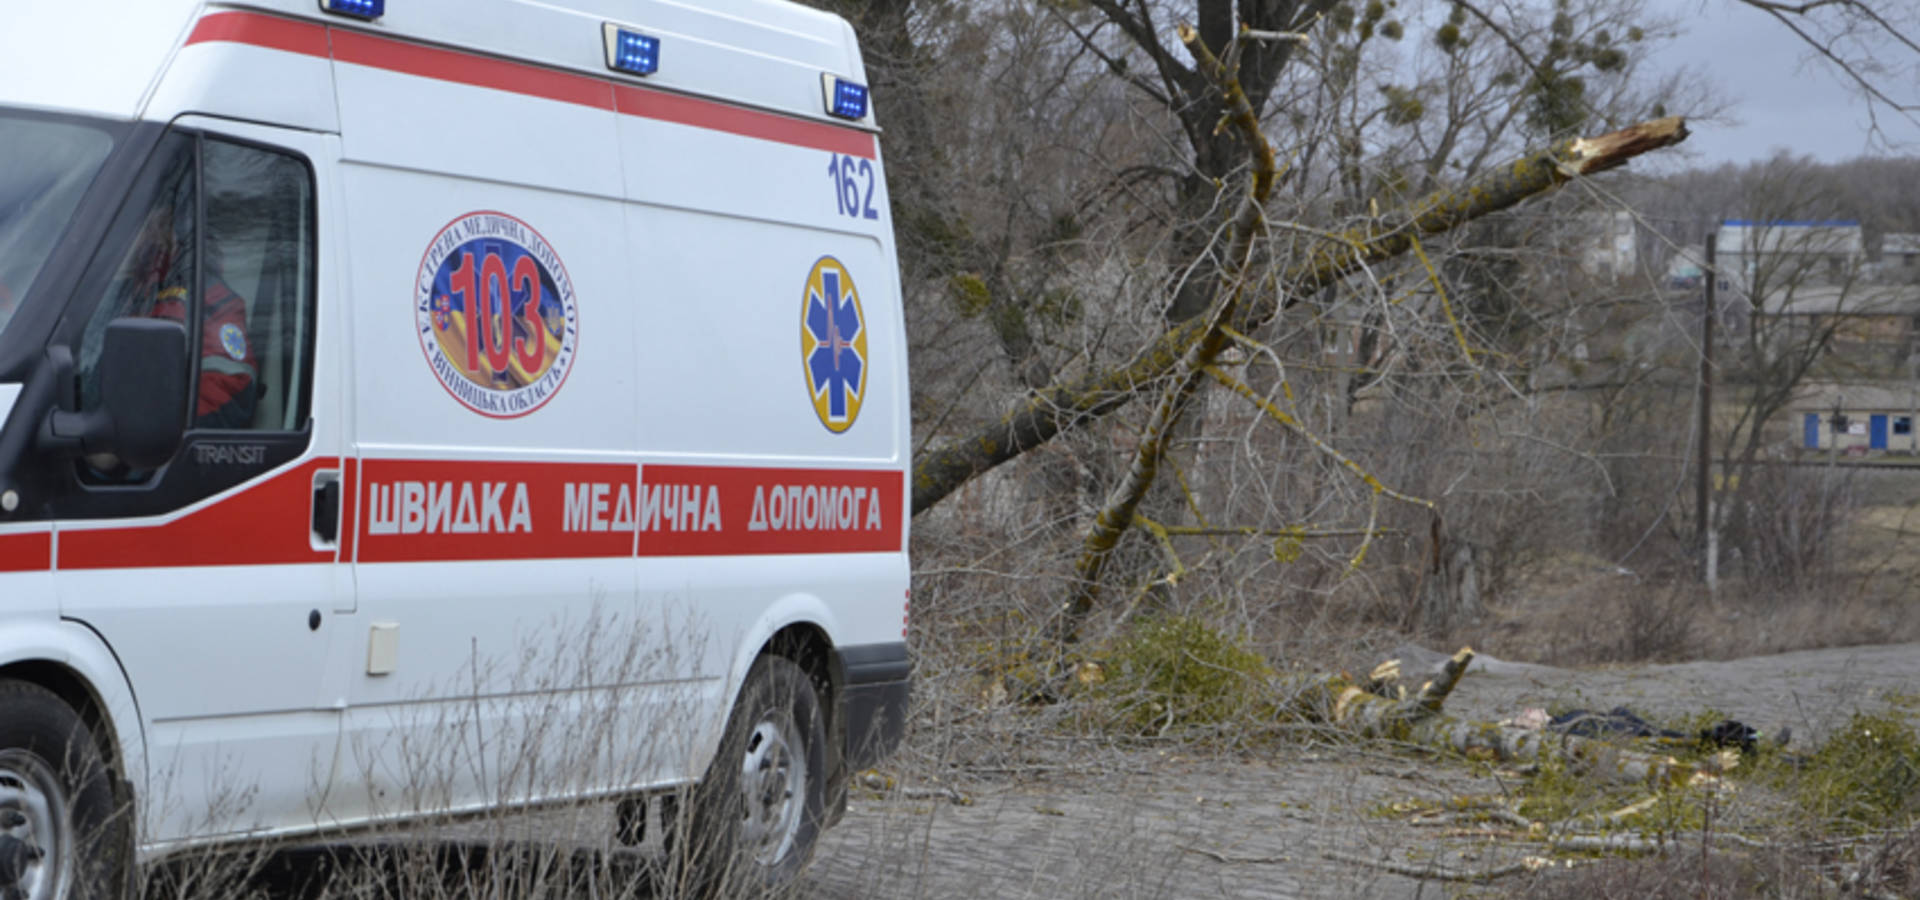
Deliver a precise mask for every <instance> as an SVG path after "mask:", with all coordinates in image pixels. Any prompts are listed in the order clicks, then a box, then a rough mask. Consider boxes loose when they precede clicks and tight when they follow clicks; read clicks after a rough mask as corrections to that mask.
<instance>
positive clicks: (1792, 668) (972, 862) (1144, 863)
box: [808, 644, 1920, 900]
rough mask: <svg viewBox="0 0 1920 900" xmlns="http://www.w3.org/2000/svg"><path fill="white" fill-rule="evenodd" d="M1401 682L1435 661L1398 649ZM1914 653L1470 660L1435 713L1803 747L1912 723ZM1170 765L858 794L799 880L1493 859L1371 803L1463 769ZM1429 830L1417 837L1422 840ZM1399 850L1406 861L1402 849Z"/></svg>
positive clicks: (1310, 883) (1436, 891)
mask: <svg viewBox="0 0 1920 900" xmlns="http://www.w3.org/2000/svg"><path fill="white" fill-rule="evenodd" d="M1403 656H1405V657H1406V658H1407V661H1408V666H1407V668H1408V670H1409V671H1412V670H1415V669H1417V668H1419V667H1421V666H1422V665H1423V664H1424V663H1426V662H1431V661H1437V660H1438V659H1439V658H1440V654H1438V653H1431V652H1422V651H1419V650H1418V648H1407V649H1406V650H1404V651H1403ZM1916 700H1920V644H1905V645H1898V646H1882V647H1861V648H1846V649H1829V650H1811V651H1802V652H1796V653H1787V654H1781V655H1777V656H1767V657H1757V658H1752V659H1741V660H1732V661H1726V662H1703V663H1684V664H1678V665H1642V666H1632V667H1621V668H1611V669H1590V670H1579V671H1575V670H1567V669H1557V668H1552V667H1547V666H1533V665H1524V664H1514V663H1503V662H1500V661H1498V660H1483V661H1482V662H1481V663H1479V664H1476V667H1475V669H1474V670H1473V671H1472V672H1471V673H1470V675H1469V676H1468V678H1467V679H1466V680H1465V681H1464V682H1462V684H1461V687H1460V689H1459V691H1458V692H1456V693H1455V695H1454V698H1453V699H1452V700H1451V701H1450V702H1449V704H1448V709H1449V711H1450V712H1452V713H1454V714H1456V715H1461V716H1467V717H1474V718H1484V719H1500V718H1504V717H1506V716H1510V715H1513V714H1514V713H1516V712H1518V711H1519V710H1520V709H1521V708H1523V707H1525V706H1543V707H1544V706H1578V707H1585V708H1591V709H1600V710H1605V709H1611V708H1612V707H1614V706H1627V707H1629V708H1631V709H1633V710H1634V711H1636V712H1638V713H1640V714H1642V715H1645V716H1648V717H1651V718H1661V717H1684V716H1691V715H1694V714H1697V713H1699V712H1701V711H1704V710H1707V709H1712V710H1717V711H1718V712H1720V713H1721V714H1724V715H1726V716H1728V717H1731V718H1735V719H1739V720H1741V721H1744V722H1747V723H1749V724H1751V725H1753V726H1755V727H1757V728H1760V729H1761V730H1762V731H1763V732H1765V733H1768V734H1776V733H1778V731H1779V729H1780V728H1781V726H1789V727H1791V728H1792V733H1793V743H1794V745H1796V746H1812V745H1813V744H1814V743H1816V742H1818V741H1819V740H1820V739H1821V738H1822V737H1824V736H1825V735H1826V734H1828V733H1830V732H1831V731H1832V730H1833V729H1834V728H1835V727H1836V726H1838V725H1839V724H1841V723H1843V722H1844V721H1845V720H1846V718H1847V717H1848V716H1849V715H1851V714H1852V713H1853V712H1854V711H1856V710H1867V711H1885V710H1888V709H1900V710H1902V711H1904V712H1906V713H1908V714H1910V715H1912V714H1916V713H1920V703H1916ZM1279 754H1280V755H1278V756H1276V757H1275V758H1272V759H1261V760H1219V759H1186V758H1183V757H1180V756H1178V755H1176V754H1174V753H1172V752H1162V751H1154V750H1143V751H1138V752H1135V753H1130V754H1127V755H1125V756H1123V757H1122V758H1119V759H1110V760H1105V761H1102V762H1101V763H1099V764H1098V765H1094V764H1088V765H1086V766H1082V767H1077V768H1076V767H1074V766H1072V765H1068V766H1066V767H1065V768H1062V769H1057V770H1054V771H1042V772H1040V773H1039V774H1037V775H1034V776H1031V777H1025V778H1020V779H1014V778H1011V777H1007V776H994V775H980V774H977V773H974V774H970V773H968V772H955V773H953V775H952V778H953V781H954V786H955V787H957V788H959V789H961V790H963V791H965V792H966V794H967V795H968V796H969V797H970V798H971V800H972V803H971V805H964V806H963V805H956V804H953V803H951V802H947V801H944V800H940V799H937V798H926V797H919V798H903V797H897V796H896V797H878V796H871V795H870V796H868V797H864V798H861V799H860V800H858V801H856V802H855V804H854V805H853V808H852V809H851V810H850V811H849V814H848V816H847V820H846V821H845V822H844V823H842V824H841V826H840V827H838V828H836V829H834V830H833V831H832V832H830V833H829V834H828V835H827V837H826V840H825V843H824V845H823V847H822V848H821V852H820V854H819V856H818V858H817V859H816V861H815V863H814V866H813V868H812V870H811V871H810V873H809V876H808V877H809V887H810V893H811V895H812V896H815V897H820V898H829V897H831V898H855V897H861V898H894V897H901V898H905V897H925V898H981V897H993V898H1025V897H1032V898H1077V897H1088V898H1092V897H1102V898H1107V897H1117V898H1131V897H1140V898H1146V897H1155V898H1159V897H1168V898H1205V900H1218V898H1238V897H1248V898H1280V897H1288V898H1291V897H1392V898H1397V897H1419V896H1425V897H1439V896H1445V894H1446V891H1445V890H1444V887H1443V886H1442V885H1439V884H1436V883H1432V882H1422V881H1420V880H1416V879H1412V878H1407V877H1403V876H1400V875H1395V874H1391V873H1389V872H1386V871H1382V870H1381V869H1378V868H1375V867H1371V866H1367V865H1362V864H1357V863H1354V862H1351V861H1345V860H1336V859H1329V858H1328V856H1327V855H1328V854H1333V855H1336V856H1343V857H1358V858H1362V859H1368V860H1385V859H1393V860H1395V861H1397V862H1399V863H1402V864H1409V865H1444V866H1448V867H1452V868H1456V869H1460V870H1488V869H1492V868H1496V867H1498V866H1501V865H1505V864H1509V863H1512V862H1514V861H1517V860H1518V859H1519V857H1520V856H1521V851H1519V850H1517V849H1514V848H1512V847H1509V846H1504V845H1490V846H1487V847H1484V848H1481V849H1474V848H1472V847H1467V848H1465V849H1462V848H1461V847H1459V846H1454V845H1449V846H1448V847H1446V848H1445V849H1429V850H1421V849H1418V848H1421V847H1423V843H1424V845H1425V846H1428V847H1429V848H1430V847H1431V838H1432V835H1431V834H1421V833H1416V830H1415V829H1412V828H1410V827H1409V826H1406V825H1404V824H1401V823H1399V822H1398V821H1397V820H1395V819H1392V818H1390V817H1382V816H1376V815H1369V814H1368V810H1370V809H1373V808H1376V807H1377V806H1378V805H1379V804H1382V803H1387V802H1393V801H1397V800H1404V799H1409V798H1419V797H1425V798H1431V799H1441V798H1446V797H1449V796H1459V795H1461V794H1467V793H1481V794H1484V793H1494V792H1498V791H1500V790H1501V788H1502V786H1501V785H1500V784H1499V783H1498V781H1497V779H1494V778H1490V777H1488V778H1476V777H1474V776H1472V775H1470V774H1469V773H1468V772H1466V770H1465V767H1463V766H1436V765H1430V764H1423V763H1421V762H1420V761H1419V760H1417V759H1415V758H1413V757H1411V756H1405V755H1398V754H1392V753H1387V752H1379V753H1373V752H1366V751H1361V752H1359V753H1358V754H1356V753H1355V752H1353V751H1342V752H1340V753H1339V754H1338V755H1337V756H1336V755H1334V754H1333V753H1330V752H1325V751H1322V752H1319V753H1314V752H1309V751H1305V750H1291V749H1288V750H1282V751H1279ZM1428 831H1429V832H1430V831H1431V829H1429V830H1428ZM1409 847H1413V848H1416V852H1414V853H1413V854H1412V856H1411V858H1410V857H1409V854H1408V853H1407V848H1409Z"/></svg>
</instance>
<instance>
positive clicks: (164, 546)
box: [59, 456, 340, 569]
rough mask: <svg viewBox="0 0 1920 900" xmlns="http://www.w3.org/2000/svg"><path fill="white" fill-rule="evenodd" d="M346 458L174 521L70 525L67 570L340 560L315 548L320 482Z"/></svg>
mask: <svg viewBox="0 0 1920 900" xmlns="http://www.w3.org/2000/svg"><path fill="white" fill-rule="evenodd" d="M339 467H340V463H339V460H338V458H336V457H332V456H326V457H320V458H317V459H310V460H308V461H307V462H306V463H305V464H303V465H299V466H295V467H294V468H291V469H287V470H285V471H282V472H281V473H279V474H277V475H274V476H272V477H270V478H268V479H266V480H265V481H261V482H259V483H257V484H254V485H252V486H250V487H248V488H246V489H244V490H241V491H238V492H236V493H233V494H231V495H228V496H225V497H222V498H220V499H219V500H216V501H214V502H213V503H211V504H208V505H207V506H204V507H201V508H200V509H196V510H194V511H193V512H190V513H187V514H186V515H183V516H180V517H179V518H177V519H173V520H170V521H167V522H162V523H159V524H155V525H133V526H120V527H108V528H86V527H79V525H78V523H75V524H74V525H68V524H62V525H60V526H59V528H60V545H59V550H60V553H59V555H60V562H59V567H60V568H62V569H133V568H147V567H154V568H159V567H164V566H258V565H291V564H296V563H329V562H333V561H334V551H333V549H332V548H330V547H328V548H324V549H318V550H316V549H314V546H313V538H312V535H311V529H312V522H313V519H312V510H313V476H314V474H315V473H316V472H319V471H321V470H322V469H338V468H339Z"/></svg>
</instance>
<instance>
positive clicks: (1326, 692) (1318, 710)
mask: <svg viewBox="0 0 1920 900" xmlns="http://www.w3.org/2000/svg"><path fill="white" fill-rule="evenodd" d="M1472 662H1473V650H1472V648H1469V647H1462V648H1461V649H1460V651H1459V652H1458V653H1455V654H1454V655H1453V657H1452V658H1450V659H1448V660H1447V661H1446V663H1445V664H1444V665H1443V666H1442V667H1441V670H1440V672H1439V673H1437V674H1436V675H1435V677H1434V678H1433V679H1432V680H1430V681H1428V682H1426V683H1424V684H1422V685H1421V686H1420V688H1419V689H1418V690H1416V691H1413V692H1411V693H1407V692H1404V691H1398V690H1395V689H1394V688H1395V686H1396V685H1395V682H1397V680H1398V676H1399V674H1400V673H1399V667H1398V665H1397V663H1398V661H1397V660H1391V661H1389V662H1387V663H1383V664H1382V665H1381V666H1380V667H1378V668H1375V669H1374V671H1373V673H1372V674H1371V675H1370V676H1369V678H1368V680H1367V681H1365V682H1362V683H1358V684H1356V683H1354V682H1353V681H1351V680H1350V679H1347V678H1345V677H1344V676H1320V677H1318V678H1317V679H1316V680H1315V681H1313V682H1311V683H1309V684H1308V685H1306V686H1304V689H1302V690H1300V691H1299V692H1297V693H1296V694H1294V699H1293V705H1294V710H1295V712H1296V713H1298V714H1301V715H1306V716H1310V717H1314V718H1318V719H1321V720H1322V721H1326V722H1328V723H1329V724H1332V725H1334V726H1335V727H1337V728H1338V729H1340V730H1342V731H1344V732H1346V733H1348V734H1351V735H1353V736H1355V737H1361V738H1370V739H1386V740H1392V741H1398V742H1401V743H1407V744H1415V745H1418V746H1423V747H1430V748H1433V749H1436V750H1449V751H1452V752H1455V753H1460V754H1463V755H1466V756H1471V757H1476V758H1480V759H1486V760H1489V761H1495V762H1507V763H1531V762H1544V761H1547V760H1552V759H1558V760H1561V761H1563V762H1565V763H1566V764H1567V765H1569V766H1572V767H1574V768H1576V769H1578V770H1580V771H1583V772H1587V773H1590V774H1591V775H1593V776H1594V777H1597V778H1600V779H1603V780H1606V781H1610V782H1615V783H1623V784H1642V785H1646V786H1648V787H1650V788H1653V789H1656V790H1661V789H1666V788H1674V787H1684V786H1688V785H1693V784H1698V783H1700V782H1702V781H1705V780H1710V779H1713V778H1717V777H1718V776H1720V775H1722V774H1724V773H1725V772H1727V771H1728V770H1730V769H1732V768H1733V767H1734V766H1736V765H1738V764H1739V760H1740V755H1739V754H1738V753H1736V752H1734V751H1731V750H1729V751H1725V752H1722V753H1719V754H1716V755H1714V756H1711V757H1709V758H1707V759H1706V760H1705V761H1703V762H1700V763H1688V762H1683V761H1681V760H1679V759H1676V758H1674V757H1672V756H1669V755H1667V754H1663V753H1649V752H1647V751H1644V750H1636V749H1633V748H1631V747H1627V746H1623V745H1622V744H1620V743H1617V742H1613V741H1607V740H1600V739H1596V738H1584V737H1578V736H1576V735H1570V734H1558V733H1554V732H1551V731H1547V730H1545V729H1529V728H1518V727H1515V726H1512V725H1502V724H1499V723H1494V722H1476V721H1471V720H1467V719H1457V718H1454V717H1452V716H1449V715H1446V714H1444V713H1442V712H1441V707H1442V706H1443V705H1444V704H1445V703H1446V699H1447V697H1448V696H1449V695H1450V694H1452V693H1453V690H1454V688H1455V687H1457V686H1458V685H1459V683H1460V680H1461V678H1462V677H1464V676H1465V675H1466V671H1467V667H1468V666H1469V665H1470V664H1471V663H1472ZM1394 694H1398V695H1400V696H1390V695H1394Z"/></svg>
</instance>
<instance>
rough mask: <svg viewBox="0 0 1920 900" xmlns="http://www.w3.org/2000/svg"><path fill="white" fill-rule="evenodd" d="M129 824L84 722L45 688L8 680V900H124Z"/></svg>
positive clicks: (1, 842) (4, 754) (3, 698)
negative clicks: (119, 812) (121, 899)
mask: <svg viewBox="0 0 1920 900" xmlns="http://www.w3.org/2000/svg"><path fill="white" fill-rule="evenodd" d="M125 824H126V823H125V817H124V816H120V815H117V809H116V804H115V800H114V792H113V786H112V784H111V782H110V776H109V774H108V770H107V766H106V763H105V761H104V760H103V759H102V758H101V755H100V749H99V747H97V746H96V745H95V744H94V742H93V737H92V735H91V733H90V732H89V731H88V730H87V726H86V723H85V722H83V721H82V720H81V719H80V716H79V715H78V714H76V713H75V712H74V711H73V709H72V708H71V707H69V706H68V705H67V704H66V701H63V700H61V699H60V698H59V697H58V696H56V695H55V694H54V693H53V692H51V691H48V690H46V689H45V688H42V687H40V686H38V685H33V684H28V683H25V682H20V681H0V898H4V900H67V898H75V900H78V898H93V897H101V898H110V897H120V896H123V895H124V894H125V893H126V889H127V884H128V879H127V873H128V870H127V866H128V862H129V860H128V858H127V855H126V849H127V842H126V839H125V835H124V833H123V832H124V826H125Z"/></svg>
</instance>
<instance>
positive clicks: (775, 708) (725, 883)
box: [686, 656, 827, 897]
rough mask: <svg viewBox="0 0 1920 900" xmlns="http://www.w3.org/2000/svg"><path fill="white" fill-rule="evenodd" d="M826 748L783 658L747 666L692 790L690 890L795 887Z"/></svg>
mask: <svg viewBox="0 0 1920 900" xmlns="http://www.w3.org/2000/svg"><path fill="white" fill-rule="evenodd" d="M826 749H827V737H826V727H825V719H824V718H823V717H822V716H821V710H820V697H819V695H818V693H817V692H816V691H815V690H814V686H813V681H812V679H810V678H808V677H807V674H806V673H805V672H803V671H801V669H800V667H799V666H797V665H794V664H793V662H791V661H790V660H787V659H785V658H782V657H778V656H762V657H760V658H759V659H757V660H755V661H754V663H753V667H752V668H751V669H749V670H748V672H747V680H746V684H745V686H744V687H742V688H741V690H740V699H739V702H737V703H736V704H735V705H734V708H733V712H732V714H731V715H729V716H728V718H727V731H726V735H725V736H724V737H723V738H722V739H721V741H720V750H719V752H718V753H717V754H715V756H714V758H713V763H712V765H710V766H709V767H708V768H707V777H706V778H704V779H702V780H701V782H700V784H699V786H698V787H696V788H695V789H694V791H693V796H692V801H693V802H692V807H693V808H692V809H691V810H690V811H689V812H690V815H689V816H688V818H689V821H688V825H689V828H688V837H689V838H690V843H688V844H687V846H686V851H687V852H688V854H689V855H690V860H689V861H690V862H691V863H692V865H693V867H694V870H695V871H694V875H695V878H696V879H697V883H698V884H699V885H700V886H701V887H703V888H704V890H702V891H700V892H699V893H703V894H711V895H721V896H729V897H731V896H754V895H756V894H759V893H767V892H774V891H777V890H779V889H781V888H783V887H786V886H787V885H790V884H791V883H792V882H793V881H794V879H795V878H796V877H797V876H798V875H799V874H800V870H801V869H803V868H805V867H806V865H807V861H808V860H809V859H811V858H812V856H813V850H814V845H815V844H817V843H818V842H819V839H820V829H821V827H822V824H823V822H824V821H825V811H824V807H825V798H826Z"/></svg>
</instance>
